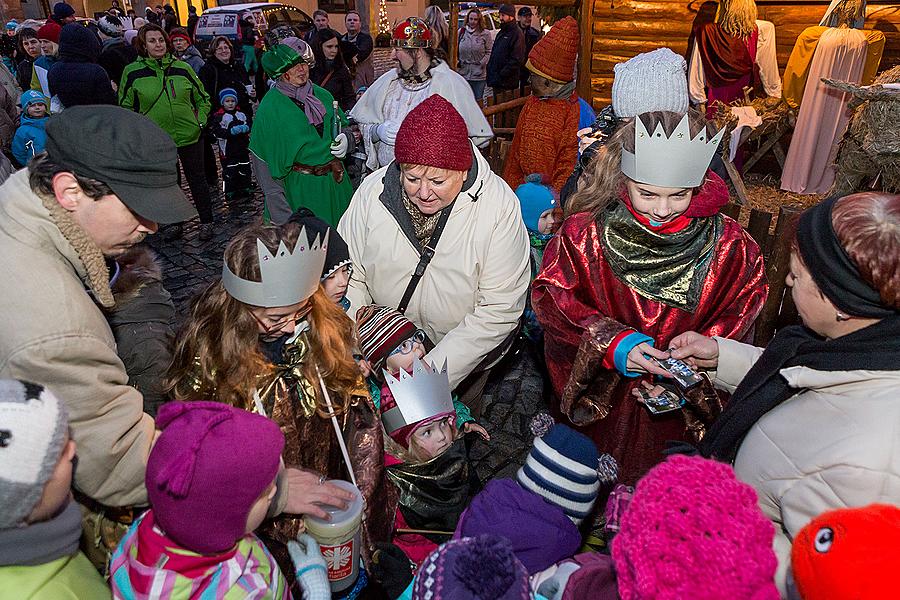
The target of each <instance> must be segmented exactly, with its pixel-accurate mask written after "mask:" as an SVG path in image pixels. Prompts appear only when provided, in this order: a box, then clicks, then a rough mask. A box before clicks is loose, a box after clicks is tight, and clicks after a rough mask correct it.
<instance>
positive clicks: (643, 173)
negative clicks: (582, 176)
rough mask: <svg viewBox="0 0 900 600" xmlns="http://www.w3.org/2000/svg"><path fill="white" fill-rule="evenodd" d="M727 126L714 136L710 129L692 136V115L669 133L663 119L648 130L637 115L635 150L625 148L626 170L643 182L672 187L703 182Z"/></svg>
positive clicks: (683, 186)
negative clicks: (710, 136)
mask: <svg viewBox="0 0 900 600" xmlns="http://www.w3.org/2000/svg"><path fill="white" fill-rule="evenodd" d="M724 133H725V130H724V128H723V129H721V130H720V131H719V133H717V134H716V135H715V136H714V137H713V138H712V139H709V140H707V139H706V129H704V130H703V131H701V132H700V133H699V134H697V137H695V138H694V139H691V128H690V123H689V121H688V115H684V117H683V118H682V119H681V122H680V123H678V126H677V127H676V128H675V131H673V132H672V135H671V136H669V137H666V132H665V130H664V129H663V126H662V123H657V125H656V128H655V129H654V130H653V133H652V134H650V133H648V132H647V128H646V127H645V126H644V122H643V121H642V120H641V118H640V115H638V116H637V117H635V119H634V154H632V153H631V152H629V151H627V150H625V149H624V148H623V149H622V172H623V173H624V174H625V175H626V176H627V177H628V178H630V179H632V180H634V181H637V182H639V183H646V184H649V185H658V186H660V187H671V188H693V187H697V186H699V185H700V184H702V183H703V179H704V177H705V176H706V171H707V170H708V169H709V163H710V162H711V161H712V157H713V154H714V153H715V151H716V148H718V147H719V141H720V140H721V139H722V135H723V134H724Z"/></svg>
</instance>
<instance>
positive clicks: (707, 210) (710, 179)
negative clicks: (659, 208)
mask: <svg viewBox="0 0 900 600" xmlns="http://www.w3.org/2000/svg"><path fill="white" fill-rule="evenodd" d="M619 197H620V199H621V200H622V203H623V204H625V206H626V207H627V208H628V212H630V213H631V214H632V215H633V216H634V218H635V219H636V220H637V222H638V223H640V224H641V225H643V226H644V227H646V228H647V229H649V230H650V231H655V232H656V233H675V232H676V231H681V230H682V229H684V228H685V227H687V226H688V225H689V224H690V222H691V219H693V218H697V217H712V216H713V215H716V214H718V212H719V210H721V208H722V207H723V206H725V205H726V204H728V199H729V195H728V185H726V183H725V182H724V181H723V180H722V178H721V177H719V176H718V175H716V174H715V173H714V172H713V171H707V172H706V179H704V180H703V185H702V186H700V187H699V188H698V189H695V190H694V193H693V195H692V196H691V203H690V205H689V206H688V209H687V210H686V211H684V213H682V214H680V215H678V216H677V217H675V218H674V219H672V220H671V221H669V222H667V223H661V224H658V225H654V224H652V223H651V222H650V219H648V218H647V217H645V216H643V215H640V214H638V213H637V212H635V210H634V207H633V206H632V205H631V198H630V197H629V196H628V191H627V190H622V194H621V195H620V196H619Z"/></svg>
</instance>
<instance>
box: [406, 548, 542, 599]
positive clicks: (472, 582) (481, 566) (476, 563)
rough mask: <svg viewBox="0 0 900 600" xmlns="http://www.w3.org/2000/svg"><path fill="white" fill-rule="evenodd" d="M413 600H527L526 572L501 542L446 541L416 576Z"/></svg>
mask: <svg viewBox="0 0 900 600" xmlns="http://www.w3.org/2000/svg"><path fill="white" fill-rule="evenodd" d="M412 597H413V600H472V599H475V598H491V600H495V599H496V600H530V598H531V588H530V586H529V582H528V571H526V570H525V567H524V566H522V563H520V562H519V559H517V558H516V555H515V554H513V550H512V546H511V545H510V543H509V541H508V540H506V539H505V538H502V537H499V536H496V535H479V536H478V537H466V538H461V539H458V540H450V541H449V542H447V543H446V544H443V545H441V547H439V548H438V549H437V550H435V551H434V552H432V553H431V554H430V555H429V556H428V558H426V559H425V562H423V563H422V566H421V567H419V571H418V574H417V575H416V582H415V584H414V586H413V591H412Z"/></svg>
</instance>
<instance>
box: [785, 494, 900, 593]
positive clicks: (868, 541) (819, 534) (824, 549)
mask: <svg viewBox="0 0 900 600" xmlns="http://www.w3.org/2000/svg"><path fill="white" fill-rule="evenodd" d="M898 547H900V508H897V507H896V506H889V505H886V504H872V505H869V506H866V507H864V508H844V509H839V510H833V511H829V512H826V513H823V514H821V515H819V516H818V517H816V518H815V519H813V520H812V521H810V522H809V523H808V524H807V525H806V526H805V527H804V528H803V529H801V530H800V532H799V533H798V534H797V537H795V538H794V544H793V546H792V548H791V566H792V568H793V572H794V581H795V582H796V584H797V589H798V590H799V591H800V595H801V597H802V598H804V600H850V599H851V598H853V599H859V600H868V599H871V600H875V599H876V598H896V597H897V596H896V594H897V567H896V562H897V561H896V559H897V548H898ZM891 590H893V591H891Z"/></svg>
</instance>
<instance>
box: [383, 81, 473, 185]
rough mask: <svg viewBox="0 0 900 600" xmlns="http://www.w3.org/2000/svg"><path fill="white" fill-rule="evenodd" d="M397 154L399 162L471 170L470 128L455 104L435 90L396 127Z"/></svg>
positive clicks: (395, 149)
mask: <svg viewBox="0 0 900 600" xmlns="http://www.w3.org/2000/svg"><path fill="white" fill-rule="evenodd" d="M394 157H395V158H396V159H397V162H398V163H399V164H407V165H423V166H428V167H438V168H439V169H449V170H450V171H468V170H469V169H470V168H471V167H472V144H471V143H470V142H469V129H468V127H467V126H466V122H465V121H464V120H463V118H462V116H461V115H460V114H459V113H458V112H457V110H456V109H455V108H453V105H452V104H450V103H449V102H447V101H446V100H445V99H444V98H443V97H442V96H439V95H437V94H433V95H431V96H429V97H428V98H427V99H426V100H425V101H424V102H422V103H421V104H419V105H418V106H417V107H415V108H414V109H412V110H411V111H410V113H409V114H408V115H406V118H405V119H404V120H403V123H402V124H401V125H400V129H399V131H397V142H396V144H395V146H394Z"/></svg>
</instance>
